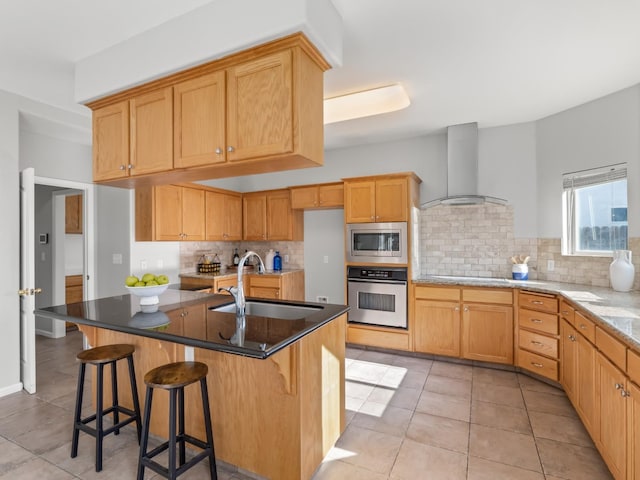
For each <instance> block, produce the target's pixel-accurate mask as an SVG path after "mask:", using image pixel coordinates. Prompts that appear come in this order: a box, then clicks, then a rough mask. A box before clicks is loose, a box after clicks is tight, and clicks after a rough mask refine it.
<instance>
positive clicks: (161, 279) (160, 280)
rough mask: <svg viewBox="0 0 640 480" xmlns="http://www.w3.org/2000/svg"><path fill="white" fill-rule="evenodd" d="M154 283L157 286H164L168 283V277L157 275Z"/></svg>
mask: <svg viewBox="0 0 640 480" xmlns="http://www.w3.org/2000/svg"><path fill="white" fill-rule="evenodd" d="M156 282H158V285H166V284H167V283H169V277H167V276H166V275H158V276H157V277H156Z"/></svg>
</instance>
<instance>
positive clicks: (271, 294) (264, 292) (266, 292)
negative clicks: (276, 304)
mask: <svg viewBox="0 0 640 480" xmlns="http://www.w3.org/2000/svg"><path fill="white" fill-rule="evenodd" d="M249 296H250V297H258V298H268V299H270V300H278V299H279V298H280V289H279V288H271V287H250V288H249Z"/></svg>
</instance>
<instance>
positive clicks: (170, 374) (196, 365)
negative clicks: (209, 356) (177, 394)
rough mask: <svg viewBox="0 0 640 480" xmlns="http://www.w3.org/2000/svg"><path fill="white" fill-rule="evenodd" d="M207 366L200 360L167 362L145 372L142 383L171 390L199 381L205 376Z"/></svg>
mask: <svg viewBox="0 0 640 480" xmlns="http://www.w3.org/2000/svg"><path fill="white" fill-rule="evenodd" d="M208 371H209V369H208V367H207V366H206V365H205V364H204V363H201V362H176V363H168V364H166V365H162V366H160V367H156V368H154V369H153V370H150V371H149V372H147V374H146V375H145V376H144V383H145V384H147V385H148V386H149V387H152V388H164V389H165V390H171V389H174V388H181V387H185V386H187V385H190V384H192V383H195V382H197V381H199V380H200V379H202V378H204V377H206V376H207V372H208Z"/></svg>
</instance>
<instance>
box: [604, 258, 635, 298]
mask: <svg viewBox="0 0 640 480" xmlns="http://www.w3.org/2000/svg"><path fill="white" fill-rule="evenodd" d="M635 273H636V270H635V268H634V266H633V263H631V250H615V251H614V252H613V262H611V265H609V278H610V280H611V288H613V289H614V290H616V291H618V292H628V291H629V290H631V288H632V287H633V280H634V279H635Z"/></svg>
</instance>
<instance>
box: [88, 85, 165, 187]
mask: <svg viewBox="0 0 640 480" xmlns="http://www.w3.org/2000/svg"><path fill="white" fill-rule="evenodd" d="M172 149H173V103H172V89H171V87H168V88H163V89H160V90H158V91H153V92H150V93H147V94H144V95H139V96H136V97H133V98H132V99H131V100H128V101H124V102H119V103H117V104H114V105H109V106H106V107H103V108H100V109H98V110H94V112H93V179H94V181H97V182H98V181H105V180H114V179H116V180H117V179H123V178H128V177H134V176H138V175H147V174H151V173H158V172H166V171H169V170H171V169H172V168H173V153H172Z"/></svg>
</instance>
